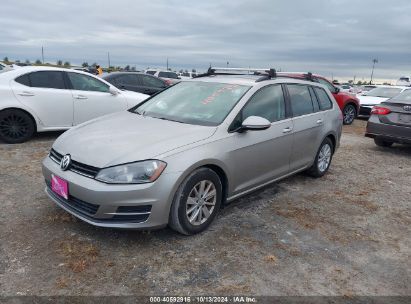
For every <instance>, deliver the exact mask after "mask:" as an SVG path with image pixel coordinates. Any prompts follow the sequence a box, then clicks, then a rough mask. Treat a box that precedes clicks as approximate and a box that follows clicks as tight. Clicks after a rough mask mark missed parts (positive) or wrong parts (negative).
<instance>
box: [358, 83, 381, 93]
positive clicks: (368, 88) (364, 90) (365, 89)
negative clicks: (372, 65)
mask: <svg viewBox="0 0 411 304" xmlns="http://www.w3.org/2000/svg"><path fill="white" fill-rule="evenodd" d="M376 87H377V86H376V85H373V84H367V85H362V86H360V87H359V88H358V90H357V91H356V92H353V93H356V94H360V95H364V94H365V93H367V92H368V91H371V90H372V89H375V88H376Z"/></svg>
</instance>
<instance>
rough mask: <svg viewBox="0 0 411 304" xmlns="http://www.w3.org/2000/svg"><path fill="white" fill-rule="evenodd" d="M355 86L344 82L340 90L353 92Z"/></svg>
mask: <svg viewBox="0 0 411 304" xmlns="http://www.w3.org/2000/svg"><path fill="white" fill-rule="evenodd" d="M352 88H353V86H352V85H348V84H342V85H340V86H339V89H340V92H345V93H351V91H350V90H352Z"/></svg>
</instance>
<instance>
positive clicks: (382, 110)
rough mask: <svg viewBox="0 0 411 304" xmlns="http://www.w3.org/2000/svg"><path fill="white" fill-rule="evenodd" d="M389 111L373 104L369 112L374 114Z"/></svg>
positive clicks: (387, 112)
mask: <svg viewBox="0 0 411 304" xmlns="http://www.w3.org/2000/svg"><path fill="white" fill-rule="evenodd" d="M390 113H391V110H390V109H387V108H384V107H379V106H374V107H373V108H372V109H371V114H375V115H387V114H390Z"/></svg>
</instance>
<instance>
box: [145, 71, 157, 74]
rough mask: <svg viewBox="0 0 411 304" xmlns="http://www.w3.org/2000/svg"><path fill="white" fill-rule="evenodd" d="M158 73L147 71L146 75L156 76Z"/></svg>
mask: <svg viewBox="0 0 411 304" xmlns="http://www.w3.org/2000/svg"><path fill="white" fill-rule="evenodd" d="M155 73H156V71H146V74H150V75H154V74H155Z"/></svg>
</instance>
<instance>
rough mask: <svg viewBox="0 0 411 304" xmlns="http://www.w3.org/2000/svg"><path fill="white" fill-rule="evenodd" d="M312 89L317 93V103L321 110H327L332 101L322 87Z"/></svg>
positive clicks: (331, 105) (330, 106)
mask: <svg viewBox="0 0 411 304" xmlns="http://www.w3.org/2000/svg"><path fill="white" fill-rule="evenodd" d="M314 91H315V94H316V95H317V100H318V104H319V105H320V109H321V110H329V109H331V108H332V107H333V104H332V101H331V99H330V97H328V94H327V92H325V91H324V89H322V88H314Z"/></svg>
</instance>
